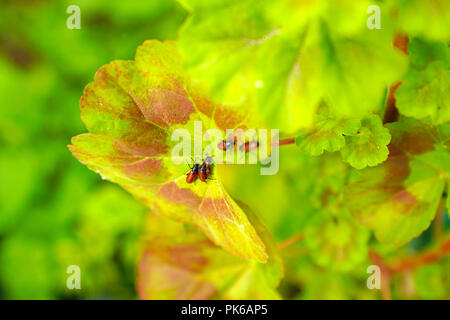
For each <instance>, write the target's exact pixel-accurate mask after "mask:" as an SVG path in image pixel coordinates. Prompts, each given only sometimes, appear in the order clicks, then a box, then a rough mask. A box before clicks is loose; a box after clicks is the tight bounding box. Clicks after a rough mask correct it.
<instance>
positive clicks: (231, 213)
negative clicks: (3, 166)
mask: <svg viewBox="0 0 450 320" xmlns="http://www.w3.org/2000/svg"><path fill="white" fill-rule="evenodd" d="M80 106H81V118H82V120H83V121H84V123H85V125H86V127H87V129H88V130H89V132H90V133H87V134H81V135H78V136H76V137H74V138H73V139H72V145H70V146H69V148H70V150H71V151H72V153H73V155H74V156H75V157H76V158H78V160H80V161H81V162H82V163H83V164H85V165H86V166H87V167H88V168H90V169H91V170H93V171H96V172H97V173H99V174H101V176H102V177H103V178H104V179H108V180H110V181H112V182H115V183H118V184H120V185H121V186H122V187H123V188H125V189H126V190H128V191H129V192H130V193H132V194H133V195H134V196H135V197H136V198H138V199H140V200H141V201H142V202H144V203H145V204H147V205H148V206H149V207H151V208H153V209H155V210H157V211H158V212H161V213H163V214H167V215H168V216H170V217H173V218H175V219H177V220H180V221H184V222H187V223H191V224H194V225H196V226H197V227H198V228H200V229H201V230H203V231H204V232H205V233H206V234H207V235H208V236H209V237H210V239H211V240H212V241H213V242H214V243H216V244H217V245H220V246H222V247H223V248H225V249H226V250H228V251H230V252H231V253H233V254H236V255H238V256H241V257H244V258H246V259H255V260H257V261H260V262H264V261H266V260H267V254H266V251H265V246H264V244H263V242H262V241H261V239H260V238H259V236H258V235H257V233H256V231H255V230H254V228H253V226H252V225H251V223H250V222H249V221H248V219H247V217H246V214H245V213H244V211H243V210H242V209H241V208H240V207H239V206H238V205H237V204H236V203H235V202H234V200H233V199H231V197H230V196H229V195H228V193H227V192H226V191H225V189H224V188H223V185H222V183H221V181H220V174H219V170H220V169H219V167H218V166H216V165H214V167H213V170H212V175H211V177H212V179H214V180H208V182H207V183H203V182H201V181H199V180H197V181H196V182H195V183H192V184H188V183H187V182H186V175H185V174H186V171H187V166H186V163H185V162H184V161H191V160H190V159H182V160H183V161H181V164H175V163H174V162H173V158H172V155H171V150H172V147H173V146H174V145H175V144H177V142H176V141H172V140H171V135H172V132H173V131H174V130H175V129H180V128H183V129H186V130H188V131H189V133H190V134H191V141H192V142H193V139H194V137H195V133H194V122H195V121H202V124H203V126H202V127H203V132H202V134H203V133H204V131H206V130H207V129H208V128H220V129H222V130H225V129H226V128H235V127H237V126H239V125H241V124H242V123H243V121H245V119H244V118H242V117H241V115H240V114H238V113H233V112H232V111H230V110H228V109H225V108H224V107H222V106H218V105H216V104H213V103H212V102H210V101H209V100H208V98H207V97H206V96H205V95H204V94H203V93H202V91H201V90H200V89H199V88H198V85H197V84H196V83H193V82H192V81H190V79H188V78H187V77H185V76H184V75H183V73H182V66H181V62H180V58H179V55H178V54H177V49H176V45H175V43H174V42H172V41H166V42H159V41H156V40H150V41H146V42H144V44H143V45H142V46H140V47H139V48H138V49H137V52H136V58H135V61H120V60H118V61H113V62H111V63H110V64H108V65H105V66H103V67H101V68H100V69H99V70H98V72H97V73H96V75H95V78H94V82H91V83H90V84H88V85H87V86H86V88H85V90H84V94H83V97H82V98H81V100H80ZM191 145H194V144H193V143H192V144H191ZM212 155H213V154H212ZM198 156H202V155H198Z"/></svg>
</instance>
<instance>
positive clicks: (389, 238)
mask: <svg viewBox="0 0 450 320" xmlns="http://www.w3.org/2000/svg"><path fill="white" fill-rule="evenodd" d="M387 126H388V128H389V129H390V131H391V134H392V141H391V143H390V145H389V151H390V154H389V157H388V159H387V161H386V162H385V163H383V164H381V165H380V166H378V167H376V168H370V169H366V171H364V172H363V176H362V179H360V180H358V181H355V182H353V183H351V184H349V185H348V186H347V187H346V190H345V196H346V199H347V201H348V205H349V208H350V210H351V212H352V214H353V215H354V216H355V217H356V218H357V219H359V221H360V222H361V223H362V224H364V225H365V226H367V227H368V228H370V229H373V230H374V232H375V235H376V237H377V238H378V240H379V241H381V242H383V243H388V244H393V245H403V244H405V243H407V242H408V241H410V240H411V239H412V238H414V237H417V236H418V235H420V234H421V233H422V232H423V231H424V230H425V229H426V228H427V227H428V226H429V225H430V223H431V221H432V220H433V218H434V217H435V214H436V210H437V208H438V205H439V202H440V199H441V197H442V194H443V191H444V185H445V182H446V181H447V180H448V177H449V173H450V167H449V166H450V155H449V153H448V151H447V148H448V141H449V137H450V136H449V135H448V129H445V128H444V127H437V128H435V127H430V126H428V125H426V124H424V123H421V122H418V121H415V120H412V119H407V118H402V119H401V121H399V122H395V123H391V124H388V125H387Z"/></svg>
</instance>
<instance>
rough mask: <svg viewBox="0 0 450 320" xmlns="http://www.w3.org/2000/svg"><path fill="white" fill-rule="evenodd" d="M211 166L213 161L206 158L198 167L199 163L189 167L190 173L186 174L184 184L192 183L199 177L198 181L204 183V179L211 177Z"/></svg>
mask: <svg viewBox="0 0 450 320" xmlns="http://www.w3.org/2000/svg"><path fill="white" fill-rule="evenodd" d="M212 164H213V159H212V158H211V157H210V156H208V157H206V158H205V160H203V163H202V164H201V165H200V164H199V163H195V162H194V164H193V166H192V167H189V168H190V169H191V171H189V172H188V173H187V177H186V182H187V183H192V182H194V181H195V180H196V179H197V176H198V177H199V179H200V181H202V182H206V179H208V177H209V176H210V175H211V166H212Z"/></svg>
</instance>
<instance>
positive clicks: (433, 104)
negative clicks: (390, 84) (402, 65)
mask: <svg viewBox="0 0 450 320" xmlns="http://www.w3.org/2000/svg"><path fill="white" fill-rule="evenodd" d="M409 52H410V55H411V66H410V70H409V72H408V73H407V75H406V76H405V79H404V80H403V81H402V85H401V86H400V87H399V88H398V89H397V91H396V93H395V97H396V100H397V101H396V106H397V108H398V109H399V111H400V112H401V113H402V114H404V115H406V116H408V117H414V118H417V119H424V118H426V117H430V118H431V120H432V121H433V123H434V124H442V123H445V122H448V121H450V93H449V92H450V71H449V68H450V55H449V49H448V47H447V45H445V44H444V43H437V44H434V43H426V42H424V41H420V40H417V39H415V40H413V41H412V42H411V44H410V45H409Z"/></svg>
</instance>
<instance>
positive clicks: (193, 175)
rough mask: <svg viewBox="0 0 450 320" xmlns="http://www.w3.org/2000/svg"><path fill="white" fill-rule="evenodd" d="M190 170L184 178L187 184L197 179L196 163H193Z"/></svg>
mask: <svg viewBox="0 0 450 320" xmlns="http://www.w3.org/2000/svg"><path fill="white" fill-rule="evenodd" d="M190 168H191V171H189V172H188V173H187V177H186V182H187V183H192V182H194V181H195V179H197V176H198V168H199V165H198V163H194V165H193V166H192V167H190Z"/></svg>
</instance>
